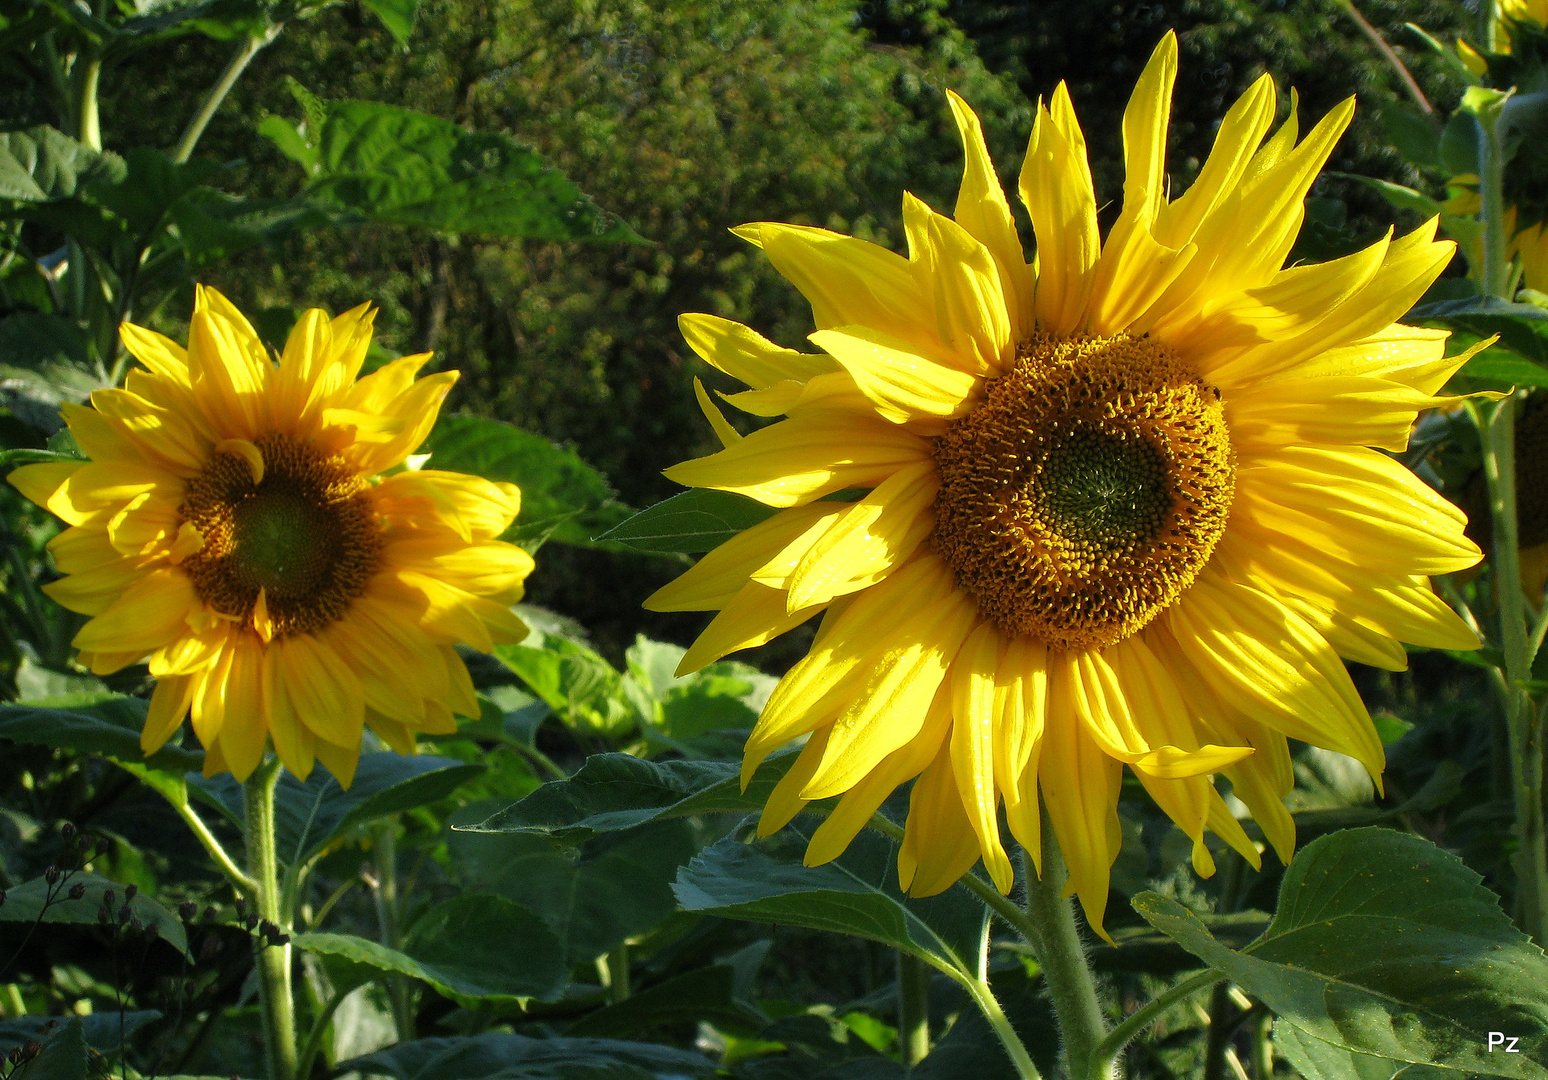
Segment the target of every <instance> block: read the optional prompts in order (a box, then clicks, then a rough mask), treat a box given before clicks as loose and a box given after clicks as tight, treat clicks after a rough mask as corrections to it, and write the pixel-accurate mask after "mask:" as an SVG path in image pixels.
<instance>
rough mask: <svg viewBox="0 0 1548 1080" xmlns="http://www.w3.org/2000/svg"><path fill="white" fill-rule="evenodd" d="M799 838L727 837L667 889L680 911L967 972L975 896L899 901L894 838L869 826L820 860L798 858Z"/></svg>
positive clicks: (976, 917) (977, 914) (789, 832)
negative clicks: (854, 943) (839, 938)
mask: <svg viewBox="0 0 1548 1080" xmlns="http://www.w3.org/2000/svg"><path fill="white" fill-rule="evenodd" d="M805 839H806V838H805V837H804V836H802V835H801V833H800V830H799V829H795V828H787V829H786V830H785V831H783V832H781V833H779V834H778V835H777V836H776V837H774V838H773V842H771V843H765V844H762V845H757V846H754V845H751V844H744V843H742V842H741V841H739V840H736V839H734V838H731V837H728V838H726V839H725V840H722V841H720V842H719V843H717V844H714V845H713V846H711V847H708V848H706V849H705V850H704V851H702V852H701V853H700V854H699V855H698V856H697V857H696V858H695V859H694V860H693V861H692V862H691V863H689V864H688V865H687V866H685V867H683V869H682V871H681V872H680V873H679V874H678V876H677V884H676V885H674V886H673V889H672V891H673V892H674V893H676V895H677V901H678V903H680V904H682V906H683V908H684V909H685V910H687V911H703V912H708V913H710V914H713V915H719V916H722V917H723V918H728V919H744V920H747V921H749V922H759V923H773V924H778V925H785V926H792V925H793V926H805V927H809V928H811V929H813V930H831V931H833V932H834V933H839V934H848V935H850V936H851V937H861V938H868V939H870V940H872V941H879V942H881V943H882V944H884V945H890V946H892V947H893V948H896V949H901V950H902V951H904V952H906V953H909V954H910V955H913V956H917V957H919V958H920V959H922V960H925V961H927V962H929V963H932V964H935V965H941V966H946V967H951V968H954V969H956V970H957V971H963V972H971V971H972V970H973V967H972V958H973V956H974V955H975V950H976V948H977V941H978V933H979V927H980V924H981V920H982V916H983V908H982V907H981V906H980V905H979V904H978V902H977V900H976V899H974V898H972V897H971V896H970V895H969V894H968V893H967V892H965V891H964V890H960V889H950V890H947V891H946V892H945V893H942V894H941V895H940V896H934V897H929V898H928V899H924V900H913V899H906V898H905V897H904V896H903V894H902V893H901V892H900V891H899V889H898V883H897V870H896V869H895V866H894V861H895V855H896V851H897V847H896V845H895V844H894V843H893V842H892V841H890V840H887V839H886V838H884V837H882V836H880V835H879V834H877V833H873V832H870V831H869V830H866V831H862V832H861V833H860V835H859V836H857V837H856V838H855V839H854V841H853V842H852V843H851V844H850V845H849V848H848V849H847V850H846V851H845V852H844V854H843V855H841V856H839V858H838V859H836V860H835V861H833V862H831V863H827V864H826V865H824V866H803V865H802V863H801V853H802V849H803V848H804V847H805Z"/></svg>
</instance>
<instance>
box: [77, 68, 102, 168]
mask: <svg viewBox="0 0 1548 1080" xmlns="http://www.w3.org/2000/svg"><path fill="white" fill-rule="evenodd" d="M76 63H78V64H80V70H79V71H78V72H77V73H76V96H75V110H76V111H75V137H76V138H77V139H79V140H80V141H81V142H82V143H84V144H85V145H86V146H88V147H90V148H91V149H93V150H101V149H102V122H101V119H100V118H99V116H98V112H97V87H98V85H99V84H100V83H101V80H102V57H101V56H100V55H97V54H95V53H93V54H91V55H89V56H82V57H81V58H80V59H79V60H77V61H76Z"/></svg>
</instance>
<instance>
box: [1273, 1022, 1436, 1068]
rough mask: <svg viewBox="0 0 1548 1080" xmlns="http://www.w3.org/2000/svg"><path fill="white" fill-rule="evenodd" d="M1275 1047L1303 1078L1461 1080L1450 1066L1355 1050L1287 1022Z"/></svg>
mask: <svg viewBox="0 0 1548 1080" xmlns="http://www.w3.org/2000/svg"><path fill="white" fill-rule="evenodd" d="M1274 1048H1275V1049H1276V1050H1278V1051H1279V1052H1280V1054H1282V1055H1283V1056H1284V1058H1285V1060H1287V1061H1288V1062H1290V1064H1291V1065H1293V1066H1295V1071H1296V1072H1298V1073H1299V1074H1300V1075H1301V1080H1397V1078H1399V1077H1401V1078H1402V1080H1440V1078H1442V1077H1450V1078H1452V1080H1458V1078H1457V1074H1456V1073H1455V1072H1454V1071H1452V1070H1450V1069H1437V1068H1434V1067H1433V1066H1429V1065H1411V1064H1409V1063H1408V1062H1406V1061H1391V1060H1389V1059H1387V1058H1379V1057H1372V1056H1371V1055H1370V1054H1355V1053H1351V1052H1350V1051H1348V1050H1345V1049H1344V1048H1343V1047H1341V1046H1334V1045H1332V1044H1331V1043H1325V1042H1323V1041H1322V1040H1321V1039H1314V1038H1312V1037H1311V1036H1310V1035H1308V1034H1306V1033H1305V1032H1304V1031H1301V1030H1300V1029H1299V1028H1296V1027H1295V1026H1293V1025H1291V1024H1287V1023H1285V1022H1283V1021H1279V1022H1278V1023H1276V1024H1275V1025H1274Z"/></svg>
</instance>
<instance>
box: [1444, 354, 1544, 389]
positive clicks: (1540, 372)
mask: <svg viewBox="0 0 1548 1080" xmlns="http://www.w3.org/2000/svg"><path fill="white" fill-rule="evenodd" d="M1457 374H1459V375H1462V376H1465V377H1466V378H1469V379H1480V380H1483V381H1485V382H1491V383H1508V384H1509V385H1511V386H1548V367H1543V366H1542V365H1541V364H1534V363H1533V362H1532V361H1530V360H1523V359H1522V358H1521V357H1519V356H1517V355H1516V354H1514V353H1512V352H1509V351H1508V350H1505V349H1501V348H1499V347H1497V346H1496V347H1495V348H1492V349H1485V350H1484V351H1483V352H1481V353H1479V354H1478V355H1477V356H1475V357H1473V358H1472V359H1471V360H1469V361H1468V362H1467V363H1466V364H1464V365H1463V366H1462V370H1461V371H1459V372H1458V373H1457Z"/></svg>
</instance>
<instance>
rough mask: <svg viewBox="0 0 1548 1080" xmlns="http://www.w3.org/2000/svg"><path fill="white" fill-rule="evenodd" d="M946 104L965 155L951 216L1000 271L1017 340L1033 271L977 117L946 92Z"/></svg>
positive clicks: (1022, 332) (1026, 324) (1026, 327)
mask: <svg viewBox="0 0 1548 1080" xmlns="http://www.w3.org/2000/svg"><path fill="white" fill-rule="evenodd" d="M946 100H947V101H948V102H949V103H950V104H951V115H952V118H953V119H955V120H956V122H957V133H958V134H959V135H960V136H961V137H962V155H963V166H962V186H961V187H960V188H959V189H958V191H957V205H956V208H955V209H954V210H953V211H952V216H953V217H955V218H956V220H957V224H958V225H961V226H962V227H963V228H964V229H966V230H967V232H968V234H969V235H971V236H972V237H973V238H974V239H975V240H977V241H978V242H979V243H981V244H983V245H984V248H985V249H986V250H988V252H989V254H990V255H991V256H993V258H994V262H995V269H996V270H997V271H998V272H999V278H1000V291H1001V293H1002V294H1004V296H1005V301H1006V315H1007V317H1008V319H1009V323H1010V335H1011V340H1013V341H1020V340H1022V338H1023V337H1025V336H1027V335H1028V334H1029V333H1030V332H1031V329H1032V291H1033V280H1032V271H1031V267H1029V266H1028V265H1027V258H1026V254H1025V253H1024V252H1023V251H1022V250H1021V237H1020V235H1019V234H1018V233H1017V231H1016V220H1015V218H1013V217H1012V216H1011V209H1010V204H1009V203H1008V202H1006V200H1005V191H1004V189H1003V188H1001V187H1000V179H999V177H998V176H996V175H995V172H994V163H993V162H992V161H990V160H989V148H988V147H987V146H986V145H985V144H984V132H983V128H982V126H981V125H980V124H979V122H978V117H977V116H975V115H974V114H973V110H972V109H971V108H969V107H968V104H967V102H965V101H963V100H962V98H960V97H958V96H957V94H956V92H955V91H952V90H947V91H946Z"/></svg>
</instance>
